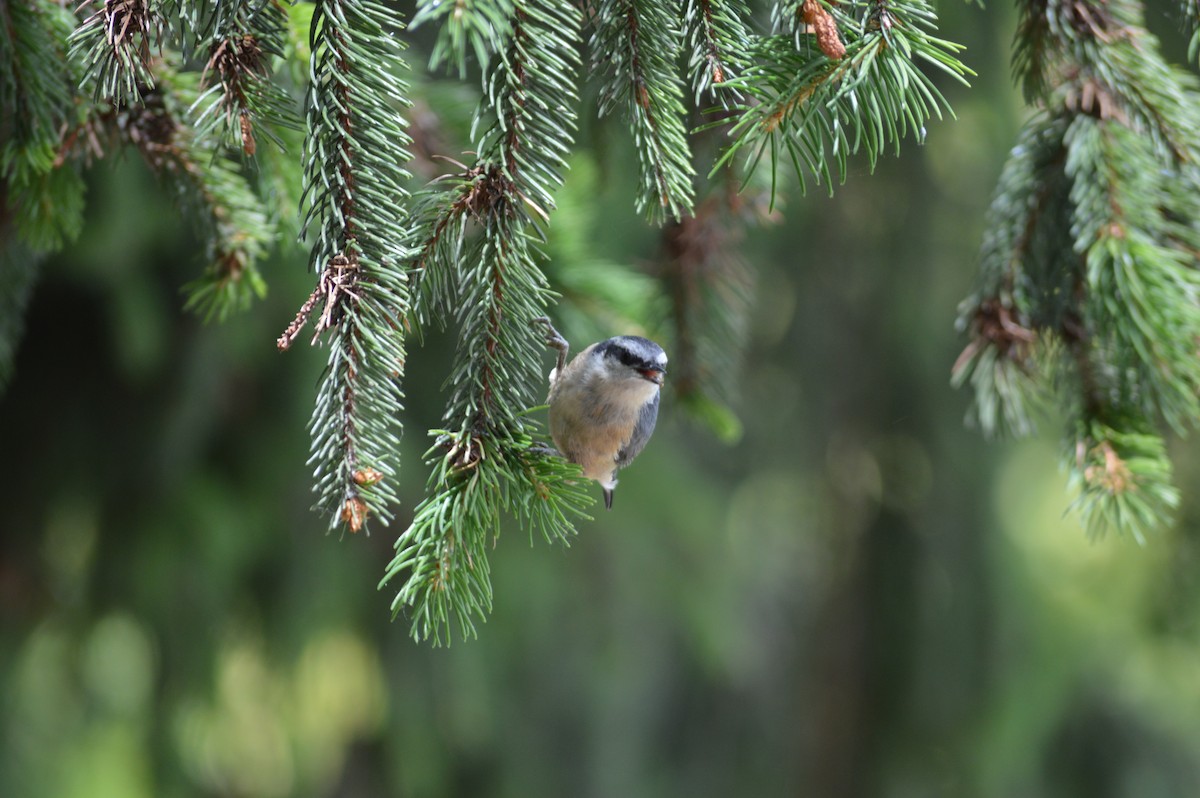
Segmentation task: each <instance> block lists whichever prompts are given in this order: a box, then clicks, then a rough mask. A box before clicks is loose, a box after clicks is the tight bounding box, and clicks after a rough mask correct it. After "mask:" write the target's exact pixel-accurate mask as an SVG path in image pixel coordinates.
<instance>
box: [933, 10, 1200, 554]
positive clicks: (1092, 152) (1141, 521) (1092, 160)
mask: <svg viewBox="0 0 1200 798" xmlns="http://www.w3.org/2000/svg"><path fill="white" fill-rule="evenodd" d="M1020 8H1021V12H1022V18H1021V21H1020V22H1019V25H1018V38H1017V44H1016V47H1015V50H1014V66H1015V69H1016V72H1017V79H1018V80H1019V81H1021V82H1022V85H1023V87H1024V90H1025V93H1026V97H1027V98H1028V99H1030V101H1031V102H1036V103H1037V104H1038V105H1039V106H1041V108H1042V109H1043V110H1042V113H1040V114H1039V115H1037V116H1035V117H1034V118H1033V119H1032V120H1031V121H1030V122H1029V123H1028V124H1027V126H1026V129H1025V131H1024V132H1023V133H1022V139H1021V142H1020V143H1019V144H1018V146H1017V147H1016V148H1015V149H1014V150H1013V154H1012V156H1011V157H1010V160H1009V163H1008V164H1007V165H1006V167H1005V170H1004V174H1003V175H1002V177H1001V181H1000V186H999V188H998V190H997V193H996V197H995V199H994V200H993V204H992V212H991V219H992V222H993V223H994V227H995V231H994V232H993V233H991V234H990V235H989V236H988V238H987V239H985V242H984V248H983V273H982V277H981V287H980V289H979V290H978V291H977V293H976V294H975V295H974V296H973V297H972V298H971V299H970V300H968V301H967V302H965V303H964V305H963V310H962V315H961V316H960V326H961V327H962V328H964V329H967V330H968V331H969V332H970V333H971V335H972V340H971V341H970V343H968V345H967V348H966V349H965V350H964V352H963V355H962V356H960V358H959V362H958V363H957V364H956V365H955V374H954V379H955V382H956V383H957V384H962V383H963V382H965V381H966V380H967V378H968V377H969V379H970V381H971V383H972V385H973V387H974V389H975V407H976V411H977V413H978V416H979V418H980V420H981V422H982V424H983V426H984V428H985V431H990V429H989V428H997V427H1001V426H1007V427H1008V428H1010V429H1012V430H1015V431H1017V432H1022V431H1025V430H1027V429H1028V424H1027V423H1026V418H1025V415H1024V410H1023V400H1024V397H1025V396H1027V395H1031V394H1034V393H1036V392H1038V391H1045V392H1047V393H1052V394H1053V395H1054V396H1055V398H1056V399H1057V400H1058V401H1059V402H1060V403H1061V404H1065V405H1066V407H1067V409H1068V412H1069V413H1070V414H1071V416H1072V418H1073V421H1074V425H1075V429H1076V432H1075V434H1074V435H1073V439H1074V440H1075V441H1076V443H1075V444H1074V445H1073V447H1072V450H1073V453H1074V454H1073V458H1072V461H1071V471H1072V475H1073V484H1074V485H1075V488H1076V489H1077V490H1078V491H1079V498H1078V499H1077V501H1076V506H1077V507H1079V508H1080V509H1081V512H1082V517H1083V520H1084V523H1085V525H1086V526H1087V527H1088V529H1089V530H1090V531H1092V532H1095V531H1096V530H1097V529H1099V528H1102V527H1104V526H1106V525H1107V526H1114V527H1116V528H1117V529H1121V530H1124V531H1128V532H1130V533H1131V534H1132V535H1134V536H1135V537H1136V538H1137V539H1138V540H1139V541H1140V540H1141V539H1142V537H1143V534H1144V532H1145V531H1146V530H1148V529H1150V528H1153V527H1155V526H1159V525H1161V524H1162V523H1164V522H1165V521H1166V520H1167V518H1168V517H1169V514H1170V511H1171V509H1172V508H1173V507H1174V506H1175V504H1176V503H1177V501H1178V496H1177V491H1176V489H1175V488H1174V487H1173V486H1172V485H1171V469H1170V463H1169V461H1168V460H1167V459H1166V454H1165V444H1164V442H1163V438H1162V434H1161V433H1160V432H1159V431H1157V430H1156V429H1155V427H1156V425H1157V424H1159V423H1164V424H1165V425H1166V426H1168V427H1169V428H1171V429H1173V430H1175V431H1176V432H1183V431H1184V430H1185V429H1187V428H1189V427H1193V426H1195V425H1196V424H1197V423H1198V422H1200V360H1198V359H1197V357H1196V355H1197V350H1196V347H1197V341H1200V277H1198V276H1197V275H1198V274H1200V272H1198V271H1197V265H1198V255H1200V224H1198V223H1197V221H1196V220H1197V219H1200V199H1198V195H1200V170H1198V169H1197V162H1198V161H1200V157H1198V156H1200V150H1198V149H1197V142H1196V140H1195V132H1194V131H1196V130H1197V129H1200V113H1198V112H1197V110H1196V109H1197V107H1198V102H1197V101H1198V100H1200V84H1197V81H1196V80H1195V78H1193V77H1192V76H1190V75H1188V74H1186V73H1184V72H1182V71H1181V70H1178V69H1175V68H1173V67H1171V66H1169V65H1168V64H1167V63H1166V62H1165V61H1164V60H1163V59H1162V57H1161V55H1160V54H1159V52H1158V44H1157V41H1156V40H1155V39H1154V38H1153V37H1152V36H1151V35H1150V34H1149V33H1148V32H1147V31H1146V30H1145V28H1144V27H1143V25H1142V22H1141V16H1140V5H1138V4H1137V3H1136V2H1130V1H1128V0H1108V2H1088V1H1087V0H1028V2H1024V3H1022V4H1021V6H1020ZM1026 339H1028V340H1026ZM1001 419H1003V421H1004V423H1003V424H1002V423H1001Z"/></svg>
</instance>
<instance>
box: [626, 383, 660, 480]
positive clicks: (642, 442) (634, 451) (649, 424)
mask: <svg viewBox="0 0 1200 798" xmlns="http://www.w3.org/2000/svg"><path fill="white" fill-rule="evenodd" d="M658 397H659V395H658V394H657V393H656V394H654V398H653V399H651V400H650V401H649V402H646V404H644V405H642V411H641V413H639V414H638V420H637V424H636V425H635V426H634V428H633V434H632V435H630V436H629V440H628V441H626V442H625V445H624V446H622V447H621V451H619V452H617V468H624V467H625V466H627V465H629V464H630V463H632V462H633V458H635V457H637V456H638V455H639V454H640V453H641V451H642V449H645V448H646V442H647V441H649V440H650V433H652V432H654V422H655V421H658Z"/></svg>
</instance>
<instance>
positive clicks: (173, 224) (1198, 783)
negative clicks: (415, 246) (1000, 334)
mask: <svg viewBox="0 0 1200 798" xmlns="http://www.w3.org/2000/svg"><path fill="white" fill-rule="evenodd" d="M942 12H943V14H944V20H943V25H944V27H945V28H946V29H947V30H952V31H954V32H955V36H956V37H957V38H960V39H962V40H964V41H965V42H966V43H967V44H968V46H969V49H968V51H967V56H968V59H969V62H970V63H971V65H972V66H973V67H974V68H975V69H976V70H977V71H978V73H979V78H978V79H977V80H976V81H975V86H974V88H973V89H971V90H965V89H962V88H960V87H957V86H955V85H952V84H948V85H946V86H945V90H946V92H947V95H948V96H949V97H950V100H951V103H952V104H953V106H954V108H955V109H956V112H957V114H958V120H957V121H955V122H945V123H941V124H937V125H934V126H931V128H930V130H929V138H928V143H927V144H926V145H925V146H924V147H922V148H916V147H911V148H908V149H906V151H905V152H904V154H903V156H902V157H901V158H899V159H895V158H891V159H885V160H883V161H881V162H880V164H879V166H878V168H877V170H876V174H874V175H869V174H867V169H866V167H865V165H864V164H863V163H862V162H858V164H857V168H852V170H851V175H850V177H849V180H848V183H847V185H846V186H845V187H843V188H841V189H839V190H838V191H837V193H836V196H835V197H834V198H833V199H828V198H826V197H824V196H823V195H821V194H819V193H814V194H812V195H810V196H809V197H807V198H804V199H801V198H793V199H792V201H791V202H790V203H789V207H788V208H787V209H786V214H787V218H786V221H785V223H783V224H781V225H778V226H776V227H774V228H771V229H768V230H766V231H759V232H756V233H755V234H754V235H752V236H751V237H750V238H749V239H748V241H747V245H746V246H747V252H746V255H747V257H748V258H750V259H751V261H752V263H753V264H754V265H755V268H756V270H757V273H758V279H759V302H758V305H757V308H758V309H757V312H756V314H755V317H754V320H753V331H752V334H753V337H752V342H753V346H752V351H751V353H750V356H749V362H748V364H747V367H746V370H745V374H744V376H743V377H742V379H741V386H742V400H741V405H740V407H739V408H738V411H739V413H740V417H741V420H742V422H743V424H744V430H743V435H742V438H741V439H740V442H739V443H737V444H736V445H733V446H728V445H725V444H723V443H721V442H719V441H717V440H714V439H713V438H712V437H711V435H710V434H709V433H708V432H706V431H704V430H703V429H701V428H699V427H698V426H697V425H696V424H695V423H694V422H692V421H689V420H688V418H687V417H686V416H685V415H684V414H683V413H682V412H681V410H680V408H679V406H678V403H677V402H676V401H674V399H673V398H672V397H671V396H670V394H668V396H667V400H666V404H665V406H664V409H663V413H662V418H661V422H660V424H661V427H660V430H659V431H658V432H657V433H656V436H655V439H654V441H653V443H652V444H651V446H650V447H649V448H648V449H647V451H646V452H645V453H644V454H643V455H642V456H641V457H640V458H639V459H638V461H637V463H636V464H635V465H634V466H633V467H631V468H629V469H628V470H627V471H626V472H623V474H622V483H621V490H620V493H619V495H618V501H617V506H616V507H615V509H614V510H613V511H612V512H611V513H603V514H599V515H598V517H597V519H596V521H595V522H594V523H588V524H584V525H583V526H582V528H581V533H580V536H579V538H578V540H577V541H576V542H575V543H574V544H573V545H572V546H571V547H570V548H563V547H561V546H549V545H547V544H545V543H544V542H543V541H541V540H540V539H534V540H532V541H531V540H530V537H531V536H530V535H529V534H528V533H527V531H525V530H521V529H516V528H508V529H506V530H505V532H504V534H503V535H501V537H500V539H499V540H498V541H497V545H496V549H495V551H494V560H493V563H492V573H493V576H494V580H495V597H496V604H495V608H494V611H493V613H492V615H491V617H490V619H489V621H488V622H487V623H486V624H485V625H484V626H482V627H481V628H480V635H479V638H478V639H477V640H473V641H469V642H466V643H459V642H455V644H454V645H452V646H450V647H449V648H446V649H430V648H429V647H426V646H421V645H418V644H415V643H413V642H412V641H411V640H410V639H409V638H408V635H407V624H406V623H404V622H403V621H399V622H396V623H392V622H391V621H390V619H389V611H388V603H389V600H390V596H389V595H387V594H386V593H379V592H377V591H376V590H375V585H376V583H377V581H378V579H379V577H380V575H381V574H382V572H383V569H384V567H385V566H386V564H387V562H388V560H389V559H390V557H391V543H392V540H393V538H394V536H395V535H396V534H398V533H399V531H400V530H401V529H402V528H403V526H404V524H405V523H406V522H407V520H408V519H407V516H406V513H410V512H411V510H412V508H413V507H414V506H415V504H416V502H417V501H418V500H419V497H420V493H421V490H422V487H423V484H424V476H425V475H424V474H423V473H421V468H422V467H421V461H420V456H419V455H420V449H421V447H422V446H423V445H424V440H423V438H422V436H421V435H419V434H412V435H411V436H410V438H409V439H408V441H407V443H408V446H409V448H410V451H409V452H408V455H407V457H406V460H405V463H404V471H403V472H402V485H401V497H402V499H403V506H402V507H401V511H400V515H399V517H398V518H397V519H396V521H395V522H394V524H393V526H392V527H391V528H390V529H385V528H381V529H378V530H375V532H374V534H373V535H372V536H371V537H369V538H368V537H347V538H345V539H341V540H339V539H337V538H335V537H329V536H325V535H323V534H322V533H323V530H324V529H325V523H324V520H323V519H321V518H319V517H317V516H315V515H314V514H312V513H310V512H309V511H308V508H309V506H310V504H311V503H312V497H311V494H310V492H309V474H308V469H307V468H306V466H305V459H306V457H307V447H308V441H307V429H306V427H307V421H308V416H309V411H310V407H311V402H312V395H313V390H314V385H315V383H316V380H317V378H318V375H319V371H320V368H321V362H322V357H321V354H322V353H321V352H318V351H315V350H312V349H310V348H308V347H301V346H297V347H296V348H295V350H294V351H292V352H289V353H288V354H287V355H286V356H284V355H280V354H279V353H278V352H277V351H276V350H275V347H274V339H275V336H276V335H277V334H278V332H279V330H280V329H282V327H283V326H284V325H286V323H287V321H288V320H289V319H290V318H291V316H292V314H293V313H294V311H295V308H296V307H297V306H298V305H299V304H300V303H301V302H302V301H303V299H304V297H305V296H307V294H308V291H309V290H310V288H311V284H310V282H311V278H310V277H309V276H308V275H307V274H306V273H305V270H304V264H303V262H302V259H301V258H300V257H299V256H297V255H296V254H295V253H294V252H292V253H289V254H288V255H286V256H281V257H280V259H278V260H277V261H275V262H273V263H269V264H268V265H267V266H266V268H265V269H264V275H265V277H266V278H267V280H268V282H269V283H270V286H271V291H270V293H269V295H268V297H267V299H266V300H265V301H264V302H263V303H262V304H261V305H260V306H258V307H257V308H256V309H255V310H254V311H253V312H252V313H248V314H243V315H239V316H235V317H233V318H231V319H230V320H229V321H227V322H226V323H225V324H223V325H221V326H204V325H202V324H201V323H200V322H199V321H198V320H197V319H195V318H194V317H193V316H191V315H188V314H185V313H183V312H182V311H181V304H182V297H181V294H180V287H181V286H182V285H183V284H184V283H185V282H187V280H189V279H190V278H191V276H192V275H193V274H194V271H195V269H196V267H197V264H198V263H199V261H200V258H199V254H198V253H197V243H196V241H195V239H194V238H192V236H191V233H190V232H189V230H188V228H187V226H186V225H185V224H183V223H182V221H181V220H180V219H179V218H177V216H176V214H175V213H174V212H173V211H172V210H171V207H170V205H169V204H167V203H166V202H165V199H164V196H163V194H162V193H161V191H160V189H159V188H157V187H156V185H155V183H154V181H153V180H152V179H151V178H150V177H149V176H148V175H147V174H146V172H145V171H144V170H143V169H142V168H141V166H140V165H139V164H138V163H137V162H136V159H132V158H131V159H127V160H125V161H122V162H120V163H118V164H117V165H115V166H108V165H106V166H102V167H98V168H96V169H93V170H92V171H91V172H90V173H88V174H87V179H88V182H89V194H88V206H87V223H86V227H85V228H84V231H83V234H82V237H81V239H80V241H79V244H78V245H77V246H75V247H73V248H72V249H70V250H69V251H67V252H66V253H64V254H62V255H60V256H57V257H54V258H51V259H49V260H47V261H46V262H45V263H44V264H43V265H42V267H41V269H40V277H39V279H38V282H37V284H36V286H35V289H34V296H33V299H32V302H31V305H30V312H29V316H28V318H27V320H26V332H25V336H24V340H23V342H22V345H21V349H20V352H19V354H18V358H17V362H16V367H15V371H14V374H13V377H12V382H11V385H10V387H9V388H8V390H7V392H6V393H5V394H4V395H3V397H2V398H0V441H3V444H4V447H5V450H6V451H7V452H8V453H9V456H8V457H7V458H5V468H6V473H5V478H4V479H3V480H0V507H2V508H3V509H2V510H0V530H2V531H3V537H2V539H0V701H2V705H0V706H3V712H0V740H2V743H0V795H5V796H22V798H25V797H29V798H40V797H41V796H55V797H56V798H71V797H72V796H81V797H82V796H86V797H87V798H104V797H105V796H113V797H114V798H139V796H156V797H166V798H171V797H173V796H193V795H209V796H292V795H295V796H382V795H391V796H514V797H515V796H522V798H525V797H530V796H563V795H573V796H618V795H619V796H631V797H633V798H638V797H640V796H646V798H650V797H652V796H676V795H689V796H727V795H753V796H783V795H797V794H799V795H820V796H826V795H829V796H897V797H901V796H984V797H990V796H996V797H997V798H999V797H1001V796H1071V797H1074V796H1080V798H1082V797H1083V796H1086V797H1087V798H1097V797H1100V798H1103V797H1104V796H1139V798H1141V797H1142V796H1150V797H1153V796H1171V797H1174V796H1188V795H1197V794H1200V679H1198V678H1197V673H1198V670H1197V668H1198V666H1197V663H1200V538H1198V534H1197V532H1198V530H1200V505H1197V503H1196V502H1195V500H1194V499H1193V498H1192V496H1193V495H1194V494H1193V491H1191V490H1189V488H1190V486H1195V485H1197V484H1200V458H1198V457H1197V456H1196V455H1195V453H1194V452H1192V451H1188V450H1186V449H1185V447H1184V446H1183V445H1180V446H1179V447H1178V448H1179V451H1177V452H1174V453H1173V454H1172V457H1173V459H1174V461H1175V462H1176V463H1177V464H1178V470H1179V480H1180V484H1181V485H1182V486H1184V503H1183V509H1182V512H1181V518H1180V522H1179V524H1178V526H1177V527H1176V529H1175V530H1174V531H1173V532H1171V533H1170V534H1166V535H1162V536H1159V537H1154V538H1151V539H1150V540H1149V541H1148V543H1147V545H1146V546H1145V547H1141V548H1139V547H1137V546H1136V545H1135V544H1134V543H1133V542H1132V541H1131V540H1129V539H1120V538H1110V539H1108V540H1105V541H1102V542H1099V543H1092V542H1089V541H1088V540H1087V538H1086V537H1085V536H1084V534H1083V533H1082V531H1081V529H1080V528H1079V524H1078V521H1077V519H1075V518H1072V517H1066V518H1064V517H1063V516H1062V513H1061V507H1062V495H1063V490H1064V485H1065V480H1066V477H1065V475H1064V474H1062V473H1060V472H1059V471H1057V470H1056V467H1055V465H1054V464H1055V463H1056V462H1057V461H1058V457H1057V447H1058V445H1059V444H1058V442H1057V441H1055V440H1052V439H1047V438H1046V437H1043V438H1041V439H1038V440H1034V441H1031V442H1027V443H1022V444H999V445H997V444H985V442H984V441H982V440H981V439H980V438H979V437H978V436H977V435H976V434H975V433H973V432H972V431H970V430H966V429H964V428H963V425H962V416H963V413H964V410H965V405H966V397H964V396H963V395H962V394H961V393H956V392H954V391H952V390H951V389H950V387H949V381H948V369H949V365H950V364H951V363H952V362H953V360H954V357H955V355H956V354H957V351H958V349H959V348H961V345H962V341H960V340H959V339H957V338H956V336H955V334H954V333H953V329H952V324H953V318H954V313H955V307H954V306H955V302H956V301H957V299H958V298H959V297H960V296H962V295H963V294H964V293H966V291H967V289H968V287H969V285H970V284H971V282H972V280H973V277H974V263H975V258H976V251H977V246H978V241H979V240H980V236H981V233H982V230H981V225H982V219H983V212H984V209H985V208H986V206H987V203H988V199H989V195H990V192H991V188H992V186H993V185H994V182H995V178H996V175H997V174H998V172H999V168H1000V164H1001V161H1002V159H1003V156H1004V152H1005V149H1006V148H1007V147H1008V146H1009V144H1010V143H1011V141H1012V140H1013V137H1014V134H1015V131H1016V128H1017V121H1018V116H1019V114H1020V103H1019V100H1018V98H1017V96H1016V93H1015V92H1014V90H1013V89H1012V87H1011V86H1010V83H1009V80H1008V73H1007V66H1006V59H1007V48H1008V39H1009V36H1010V34H1011V29H1012V19H1011V14H1010V12H1009V11H1008V10H1007V9H1006V8H1005V7H1002V6H997V7H994V8H990V9H988V10H986V11H980V10H979V9H976V8H968V7H960V6H956V5H953V4H950V5H947V6H945V7H944V8H943V9H942ZM428 96H429V100H428V103H427V105H426V107H435V106H437V105H438V104H439V103H440V104H443V105H445V104H447V103H451V104H454V103H457V104H458V105H460V106H461V105H462V103H461V102H460V99H456V96H455V95H451V94H449V93H446V92H439V91H437V90H436V89H433V88H431V89H429V94H428ZM420 107H422V106H421V103H420V101H419V102H418V108H420ZM584 127H585V131H584V132H585V135H586V136H587V139H588V143H589V144H590V145H591V150H590V152H591V153H592V155H591V158H590V159H589V160H581V161H579V162H577V163H576V165H575V169H574V171H573V172H572V174H571V176H570V178H569V180H568V184H567V186H566V187H565V188H564V190H563V193H562V195H561V199H562V207H561V208H560V210H559V212H558V213H559V214H560V216H561V221H562V222H563V224H562V225H558V226H552V227H551V230H552V231H553V232H552V238H551V241H550V243H549V244H548V247H547V249H548V251H549V252H550V254H551V255H552V256H553V258H554V261H553V264H552V266H551V275H552V277H553V279H554V280H555V281H556V286H557V287H558V288H559V290H562V291H563V292H564V293H565V294H566V295H567V298H568V301H567V302H565V303H564V305H563V322H564V326H565V327H566V328H567V331H569V333H570V335H571V336H572V340H573V341H575V342H576V344H577V345H579V343H580V342H582V341H586V340H589V339H591V338H595V337H600V336H601V335H605V334H609V333H616V332H626V331H627V330H624V329H621V325H622V324H623V314H628V317H629V318H638V317H639V316H642V315H643V313H644V312H645V309H644V305H645V303H652V302H653V297H652V294H651V292H649V291H647V290H646V287H645V283H644V278H641V277H638V276H636V275H637V273H638V270H641V269H644V268H645V267H646V266H647V264H648V262H649V261H651V260H652V259H653V258H654V257H656V256H657V254H658V253H657V252H656V249H655V248H656V247H657V246H658V244H657V241H656V238H655V233H654V232H653V231H652V230H649V229H647V228H645V227H644V226H642V224H641V222H640V221H639V219H638V218H637V216H636V214H635V213H634V211H633V209H632V206H631V203H630V202H629V197H630V196H631V190H632V186H633V185H634V181H635V177H634V176H633V174H632V172H631V170H630V168H629V167H630V165H631V160H632V159H631V158H629V157H628V155H629V150H628V148H627V145H626V144H625V143H624V142H623V141H622V140H620V139H619V137H617V136H614V135H613V134H614V132H615V131H616V130H619V125H618V126H617V128H615V129H614V128H610V127H609V126H607V125H600V124H597V123H595V122H594V120H588V121H587V123H586V124H585V126H584ZM599 269H603V270H622V269H629V270H631V272H630V278H629V281H628V283H627V291H628V293H627V294H622V295H619V296H618V295H613V296H604V297H595V296H591V297H590V299H589V301H590V302H592V304H591V305H588V304H585V303H583V302H578V303H576V302H571V301H569V300H570V299H571V293H572V291H576V292H578V294H579V296H581V297H583V296H588V285H589V279H590V275H592V274H593V270H599ZM610 283H611V281H604V284H605V285H608V284H610ZM635 305H636V306H637V307H636V308H635V307H634V306H635ZM452 347H453V341H452V340H451V336H450V334H448V333H447V334H445V335H438V334H432V335H431V336H430V337H429V339H428V340H427V342H426V344H425V346H424V347H423V348H420V349H418V350H416V351H414V352H413V353H412V358H411V362H410V363H409V368H408V372H409V374H410V375H419V376H414V377H413V378H411V379H410V380H409V383H408V386H407V391H408V396H409V414H410V421H409V429H410V430H420V429H424V428H429V427H434V426H437V416H438V414H439V412H440V407H441V405H442V397H441V395H440V388H441V385H440V383H441V380H442V379H443V378H444V376H445V371H446V364H447V362H448V361H447V357H448V353H449V352H450V351H451V350H452ZM549 361H550V356H549V354H548V355H547V364H549ZM1043 426H1044V427H1045V428H1046V429H1049V430H1054V429H1058V428H1060V427H1061V424H1060V423H1058V421H1057V420H1054V419H1051V420H1048V421H1047V423H1045V424H1044V425H1043Z"/></svg>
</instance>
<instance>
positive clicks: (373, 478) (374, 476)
mask: <svg viewBox="0 0 1200 798" xmlns="http://www.w3.org/2000/svg"><path fill="white" fill-rule="evenodd" d="M382 481H383V474H381V473H379V472H378V471H376V470H375V469H374V468H360V469H358V470H357V471H355V472H354V483H355V484H356V485H375V484H377V483H379V482H382Z"/></svg>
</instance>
